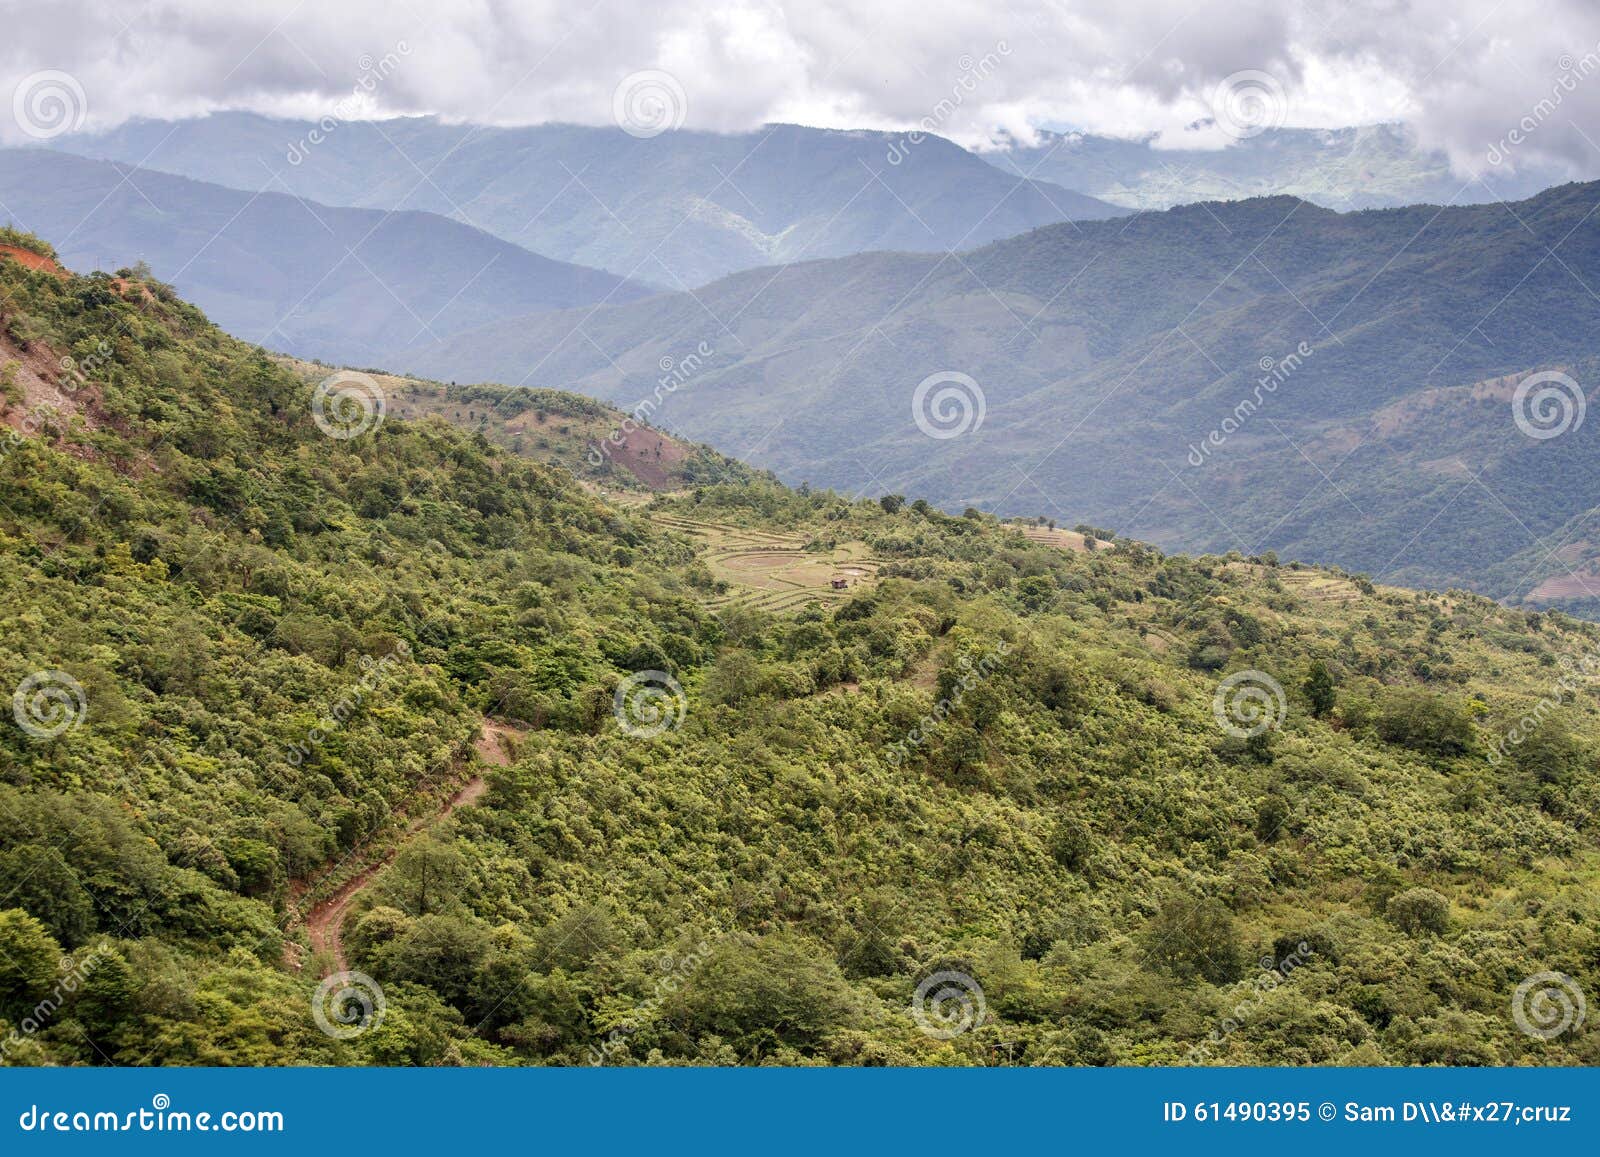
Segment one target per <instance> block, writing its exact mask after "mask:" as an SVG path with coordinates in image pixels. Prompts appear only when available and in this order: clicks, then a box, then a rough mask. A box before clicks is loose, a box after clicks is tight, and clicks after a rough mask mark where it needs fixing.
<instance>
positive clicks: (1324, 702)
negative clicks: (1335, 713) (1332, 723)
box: [1304, 659, 1335, 719]
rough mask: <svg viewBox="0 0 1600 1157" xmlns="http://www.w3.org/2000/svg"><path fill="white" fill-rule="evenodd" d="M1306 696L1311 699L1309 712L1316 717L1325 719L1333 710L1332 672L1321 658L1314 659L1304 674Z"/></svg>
mask: <svg viewBox="0 0 1600 1157" xmlns="http://www.w3.org/2000/svg"><path fill="white" fill-rule="evenodd" d="M1304 686H1305V692H1306V698H1307V699H1309V700H1311V714H1312V715H1315V716H1316V717H1317V718H1318V719H1326V718H1327V716H1328V713H1329V712H1330V711H1332V710H1333V705H1334V701H1335V695H1334V690H1333V688H1334V683H1333V672H1332V671H1330V670H1328V665H1327V664H1326V663H1324V662H1323V661H1322V660H1321V659H1314V660H1312V663H1311V671H1310V673H1309V674H1308V675H1306V681H1305V684H1304Z"/></svg>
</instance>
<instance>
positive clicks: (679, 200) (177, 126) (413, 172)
mask: <svg viewBox="0 0 1600 1157" xmlns="http://www.w3.org/2000/svg"><path fill="white" fill-rule="evenodd" d="M313 142H314V143H313ZM55 143H56V144H58V145H59V146H61V147H63V148H68V149H71V150H73V151H75V152H79V153H82V154H84V155H88V156H94V157H100V158H104V159H108V160H115V161H120V162H123V163H125V164H133V165H138V166H140V167H142V168H149V169H156V170H160V171H164V172H171V173H179V174H182V175H184V176H188V177H193V178H196V179H198V180H203V181H210V182H213V183H215V184H220V185H228V186H232V187H235V188H241V189H250V190H255V189H259V188H262V187H268V186H270V187H275V188H279V187H281V188H283V189H285V190H288V191H292V192H293V193H295V194H297V195H299V196H301V197H306V198H308V199H311V200H314V201H321V202H325V203H327V204H330V205H349V206H356V207H363V208H378V209H419V210H424V211H428V212H433V213H439V214H441V215H444V216H449V217H452V218H454V219H456V220H458V221H462V222H465V223H467V224H470V225H473V226H475V227H477V228H480V229H483V230H484V231H486V232H489V233H492V234H494V235H495V236H497V237H500V238H501V239H503V240H506V241H510V242H512V243H513V244H516V245H520V246H523V247H525V248H527V249H531V250H533V251H534V252H536V253H541V254H544V255H545V256H547V257H552V258H557V259H559V260H562V261H572V262H577V263H579V264H582V265H589V266H594V267H596V268H600V269H607V270H610V271H611V272H613V273H616V274H620V275H622V276H624V277H630V278H631V277H637V278H642V279H644V280H646V281H651V282H656V283H658V284H662V285H669V286H671V287H673V288H675V289H693V288H696V287H698V286H700V285H702V284H704V283H705V282H708V281H711V280H714V279H715V278H717V277H720V276H723V275H724V274H727V273H731V272H734V271H736V270H741V269H750V268H754V267H756V266H763V265H774V264H779V263H782V262H789V261H796V260H801V259H804V258H813V257H837V256H843V255H846V254H851V253H859V252H862V251H864V250H869V249H901V250H908V251H913V252H922V251H929V252H944V251H947V250H950V249H964V248H972V247H974V246H977V245H982V244H984V243H985V242H988V241H994V240H997V239H998V238H1001V237H1009V236H1012V235H1013V234H1016V233H1020V232H1023V231H1025V230H1027V229H1031V228H1033V227H1035V226H1038V225H1045V224H1050V223H1053V222H1058V221H1065V220H1069V219H1089V218H1103V217H1111V216H1117V215H1120V214H1123V213H1125V212H1127V210H1125V209H1120V208H1118V207H1116V206H1114V205H1110V204H1107V203H1105V202H1103V201H1098V200H1096V199H1094V198H1092V197H1085V196H1083V195H1082V194H1079V193H1075V192H1071V191H1069V190H1067V189H1063V188H1061V187H1059V186H1056V185H1051V184H1048V183H1046V182H1043V181H1034V180H1029V179H1026V178H1025V177H1023V178H1018V177H1016V176H1011V175H1007V174H1004V173H1002V172H1000V171H998V170H997V169H996V168H995V167H994V166H992V165H987V164H985V163H984V162H983V161H982V160H981V159H979V158H978V157H977V156H975V155H974V154H972V153H970V152H968V151H967V150H965V149H962V148H961V147H959V146H958V145H955V144H953V143H951V142H950V141H947V140H945V139H943V138H942V137H937V136H924V137H922V138H921V140H920V141H918V142H916V143H910V142H908V141H907V140H906V138H904V137H903V136H900V135H895V134H889V133H879V132H842V131H835V130H829V129H814V128H804V127H801V126H798V125H767V126H765V127H763V128H761V129H759V130H758V131H756V132H752V133H733V134H720V133H703V132H688V131H678V132H669V133H663V134H661V135H659V136H654V137H636V136H632V135H629V134H628V133H627V132H624V131H623V130H622V129H620V128H588V127H583V126H578V125H560V124H554V125H536V126H532V127H527V128H493V127H488V126H483V125H456V124H447V123H445V122H443V121H440V120H439V119H437V118H435V117H409V118H402V119H395V120H383V121H349V122H341V123H337V124H335V125H333V127H331V128H327V127H326V126H323V127H322V128H320V129H319V126H318V125H316V124H314V123H312V122H300V121H286V120H274V119H271V118H267V117H262V116H257V115H254V114H247V113H215V114H213V115H211V116H207V117H200V118H196V119H192V120H183V121H174V122H166V121H148V120H144V121H132V122H129V123H127V124H125V125H122V126H121V127H119V128H117V129H113V130H111V131H110V132H107V133H105V134H101V135H79V134H73V135H68V136H64V137H61V138H59V139H58V140H57V141H56V142H55Z"/></svg>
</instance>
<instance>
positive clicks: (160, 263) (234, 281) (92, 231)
mask: <svg viewBox="0 0 1600 1157" xmlns="http://www.w3.org/2000/svg"><path fill="white" fill-rule="evenodd" d="M0 204H3V205H4V209H3V210H0V212H3V213H6V214H8V215H9V217H10V219H11V221H10V223H11V224H14V225H17V226H21V227H25V228H28V229H30V230H32V231H33V232H35V233H38V234H41V235H45V236H50V237H55V238H58V239H59V246H58V247H59V248H60V250H61V254H62V258H63V259H64V260H65V262H66V263H67V265H69V266H70V267H72V268H74V269H85V270H87V269H97V268H103V269H108V270H109V269H115V268H116V267H118V266H120V265H132V264H134V263H135V262H136V261H138V262H142V263H143V264H144V265H146V266H148V267H149V268H150V270H151V272H152V273H153V274H154V275H155V276H156V277H158V278H160V279H162V280H164V281H167V282H169V283H172V284H174V285H176V286H177V287H178V288H179V289H180V290H181V291H182V292H183V293H185V294H186V295H187V296H188V297H189V298H191V299H193V300H194V301H196V302H198V303H199V304H201V305H202V306H203V307H204V308H205V309H206V311H207V312H208V313H209V314H210V315H211V316H213V317H214V318H216V320H217V322H218V323H219V324H221V325H222V326H224V327H225V328H226V329H227V330H228V332H229V333H232V334H235V335H237V336H239V337H241V338H244V339H245V340H247V341H254V342H259V343H261V344H263V345H266V346H269V347H271V348H273V349H279V350H283V351H284V352H286V353H291V354H295V355H297V356H300V357H307V358H324V359H327V360H330V361H334V362H338V363H343V364H354V365H379V364H393V363H394V362H395V361H396V360H397V359H398V358H399V357H400V356H401V354H402V352H403V351H404V350H406V349H408V348H411V347H413V346H418V345H431V344H434V343H437V342H439V341H442V340H445V339H447V338H449V337H451V336H453V335H455V334H458V333H461V332H464V331H467V330H471V329H475V328H477V327H480V326H483V325H486V324H488V323H490V322H494V321H499V320H502V319H507V318H513V317H519V316H522V315H525V314H528V313H531V312H534V311H538V310H546V309H562V308H570V307H575V306H583V305H593V304H595V303H597V302H601V301H612V302H624V301H632V300H634V299H636V298H639V297H642V296H645V295H647V294H649V293H651V292H654V287H652V286H649V285H646V284H640V283H637V282H631V281H627V280H625V279H623V278H620V277H616V276H614V275H612V274H609V273H603V272H601V271H600V270H597V269H588V268H584V267H583V266H579V265H570V264H567V263H565V262H561V261H552V260H550V259H549V258H547V257H542V256H539V255H538V254H535V253H530V252H528V251H527V250H525V249H522V248H520V247H518V246H516V245H512V244H508V243H507V242H504V241H501V240H499V239H498V238H495V237H493V236H491V235H489V234H487V233H484V232H482V231H480V230H477V229H473V228H471V227H470V226H467V225H462V224H460V223H458V222H455V221H451V220H449V219H447V218H445V217H441V216H438V215H436V214H433V213H424V212H409V211H408V212H377V211H373V210H366V209H340V208H332V207H330V206H327V205H319V204H316V203H315V202H313V201H310V200H308V199H306V198H304V197H300V196H296V195H293V194H291V193H290V192H287V191H285V190H284V187H283V185H282V182H280V181H275V180H274V179H273V176H272V174H271V172H269V171H268V170H265V169H263V170H260V171H259V172H257V173H255V174H253V175H252V177H251V180H250V181H249V182H248V184H247V185H246V186H245V187H244V188H242V189H234V188H224V187H222V186H219V185H210V184H206V183H204V182H200V181H192V180H186V179H183V178H180V177H174V176H171V175H169V174H166V173H158V172H152V171H150V170H147V169H138V168H131V167H129V166H126V165H117V164H111V163H108V162H103V161H90V160H85V159H83V158H80V157H74V156H69V155H67V154H64V153H56V152H51V151H48V150H45V149H0ZM4 223H5V222H4V221H0V224H4Z"/></svg>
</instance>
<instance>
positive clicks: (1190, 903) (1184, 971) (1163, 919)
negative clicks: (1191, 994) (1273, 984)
mask: <svg viewBox="0 0 1600 1157" xmlns="http://www.w3.org/2000/svg"><path fill="white" fill-rule="evenodd" d="M1144 949H1145V952H1146V953H1147V954H1148V956H1149V957H1150V959H1151V960H1152V961H1154V962H1155V963H1156V964H1158V965H1160V966H1161V967H1163V968H1165V969H1166V970H1167V971H1168V972H1171V973H1172V974H1173V975H1174V976H1179V977H1189V976H1195V975H1199V976H1201V977H1204V978H1205V979H1206V980H1209V981H1210V982H1211V983H1212V984H1232V983H1233V982H1234V981H1236V980H1238V979H1239V978H1240V977H1241V976H1243V975H1244V948H1243V946H1242V945H1241V944H1240V943H1239V936H1238V933H1237V932H1236V931H1235V930H1234V927H1233V915H1232V913H1230V912H1229V911H1228V909H1227V908H1226V907H1225V906H1224V905H1223V904H1222V903H1221V901H1218V900H1213V899H1210V898H1209V897H1196V896H1191V895H1186V894H1184V893H1181V892H1179V893H1173V894H1171V895H1169V896H1168V897H1167V898H1166V899H1165V900H1164V901H1163V902H1162V904H1161V908H1160V910H1159V911H1158V912H1157V913H1156V914H1155V916H1154V917H1153V918H1152V919H1151V921H1150V923H1149V925H1148V926H1147V927H1146V928H1145V933H1144Z"/></svg>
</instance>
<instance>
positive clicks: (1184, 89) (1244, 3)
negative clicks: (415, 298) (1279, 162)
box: [0, 0, 1600, 177]
mask: <svg viewBox="0 0 1600 1157" xmlns="http://www.w3.org/2000/svg"><path fill="white" fill-rule="evenodd" d="M6 96H9V98H10V100H9V104H10V109H9V110H7V109H6V108H5V106H4V105H0V142H4V143H8V144H17V143H26V142H27V141H28V140H29V139H39V138H44V137H48V136H50V135H53V134H56V133H59V132H63V131H69V130H73V129H82V130H86V131H93V130H97V129H104V128H109V127H113V126H115V125H116V124H118V123H119V122H121V121H123V120H125V119H127V118H129V117H133V116H145V117H186V116H196V115H202V114H204V113H206V112H209V111H212V110H216V109H250V110H253V111H258V112H264V113H269V114H276V115H283V116H294V117H315V116H337V117H340V118H342V119H351V118H356V117H376V116H389V115H402V114H417V113H432V114H437V115H440V116H443V117H446V118H449V119H451V120H457V121H470V122H479V123H490V124H502V125H512V124H535V123H541V122H546V121H569V122H576V123H581V124H599V125H603V124H621V125H622V126H623V127H625V128H629V129H630V131H638V132H646V133H649V132H655V131H659V130H661V129H664V128H665V129H670V128H679V127H684V128H689V129H702V130H709V131H717V132H732V131H742V130H748V129H751V128H754V127H755V126H757V125H760V124H762V123H765V122H771V121H791V122H797V123H801V124H809V125H818V126H824V127H830V128H875V129H894V130H901V129H908V128H916V127H918V126H921V127H924V128H927V129H930V130H932V131H937V132H939V133H940V134H941V135H944V136H948V137H951V138H953V139H955V140H957V141H960V142H961V143H963V144H966V145H969V146H973V147H992V146H993V145H994V144H995V143H996V142H998V141H1003V140H1005V139H1008V138H1011V137H1015V138H1021V139H1027V138H1028V137H1029V136H1030V134H1032V133H1033V132H1034V131H1035V130H1037V129H1039V128H1073V129H1080V130H1083V131H1088V132H1093V133H1101V134H1107V135H1114V136H1145V135H1149V134H1156V136H1155V145H1156V147H1178V146H1180V145H1181V146H1182V147H1204V148H1225V147H1229V146H1230V145H1232V144H1233V143H1235V142H1236V141H1237V140H1239V139H1241V138H1243V137H1248V136H1251V135H1255V134H1256V133H1257V132H1258V131H1260V130H1261V129H1263V128H1269V127H1276V126H1279V125H1285V126H1302V127H1317V128H1332V127H1341V126H1346V125H1353V124H1371V123H1377V122H1385V121H1398V122H1403V123H1405V124H1408V125H1409V126H1411V127H1412V129H1413V130H1414V131H1415V132H1416V134H1417V136H1418V138H1419V140H1420V142H1421V144H1422V145H1424V146H1425V147H1428V148H1436V149H1440V150H1443V151H1444V152H1446V153H1447V154H1448V155H1449V156H1450V159H1451V161H1452V163H1453V164H1454V165H1455V167H1456V168H1457V170H1458V171H1459V172H1462V173H1463V174H1470V173H1474V172H1481V171H1483V170H1484V169H1485V167H1486V166H1487V165H1489V164H1491V163H1495V164H1509V165H1511V166H1512V167H1516V165H1518V164H1522V163H1530V164H1537V165H1541V166H1550V165H1555V166H1558V167H1561V168H1564V169H1565V170H1566V172H1567V173H1568V175H1570V176H1573V177H1585V176H1596V175H1600V144H1597V143H1596V139H1600V0H1539V2H1537V3H1532V2H1525V0H1500V2H1498V3H1497V2H1494V0H1332V2H1323V0H1298V2H1292V0H1016V2H1012V3H981V2H973V0H915V2H913V0H855V2H853V3H846V2H841V0H795V2H782V0H650V2H640V0H599V2H597V3H592V4H586V3H584V2H583V0H559V2H551V0H519V2H515V3H513V2H509V0H315V2H312V0H226V2H220V3H219V2H215V0H116V2H111V0H27V2H18V0H0V100H4V99H5V97H6ZM7 111H9V113H10V115H9V116H8V115H5V114H6V112H7ZM1497 151H1498V152H1499V153H1500V156H1501V159H1500V160H1498V161H1496V160H1494V159H1493V158H1494V156H1495V153H1496V152H1497Z"/></svg>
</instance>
